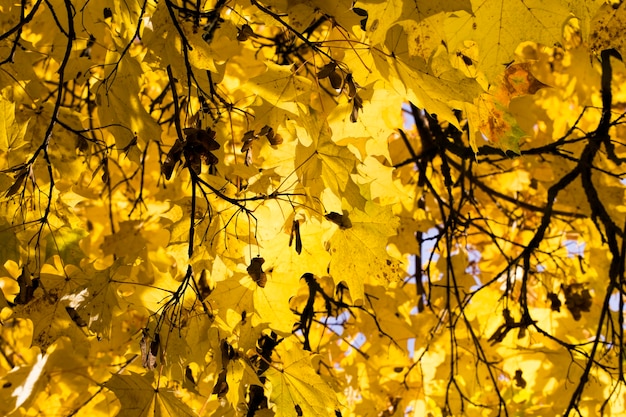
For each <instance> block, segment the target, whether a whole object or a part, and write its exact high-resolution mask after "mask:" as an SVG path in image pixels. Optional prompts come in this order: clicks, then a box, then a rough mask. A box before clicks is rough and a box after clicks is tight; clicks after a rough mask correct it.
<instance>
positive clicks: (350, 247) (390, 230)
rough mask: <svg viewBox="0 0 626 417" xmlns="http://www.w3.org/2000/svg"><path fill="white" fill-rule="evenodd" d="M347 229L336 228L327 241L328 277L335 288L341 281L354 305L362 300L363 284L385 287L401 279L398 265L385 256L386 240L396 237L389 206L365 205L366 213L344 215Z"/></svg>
mask: <svg viewBox="0 0 626 417" xmlns="http://www.w3.org/2000/svg"><path fill="white" fill-rule="evenodd" d="M347 216H348V217H349V219H350V224H351V225H352V226H351V227H349V228H346V227H344V228H341V227H340V228H338V229H337V230H336V231H335V233H334V234H333V236H332V237H331V239H330V240H329V245H330V253H331V261H330V274H331V276H332V277H333V280H334V281H335V283H336V284H339V283H340V282H341V281H344V282H345V283H346V284H347V285H348V288H349V289H350V295H351V296H352V299H353V300H354V301H355V302H356V301H357V300H362V299H363V296H364V290H363V288H364V286H365V284H366V283H372V284H376V285H380V284H385V283H388V282H391V281H395V280H397V279H399V278H400V276H399V273H400V271H399V266H398V263H397V262H396V261H394V260H392V259H391V258H389V257H388V256H387V255H386V247H387V242H388V240H389V237H391V236H393V235H395V234H396V227H397V220H396V219H394V217H393V216H392V212H391V208H390V207H389V206H387V207H382V206H379V205H376V204H373V203H367V204H366V206H365V210H364V211H361V210H359V209H354V210H353V211H351V212H350V213H348V214H347Z"/></svg>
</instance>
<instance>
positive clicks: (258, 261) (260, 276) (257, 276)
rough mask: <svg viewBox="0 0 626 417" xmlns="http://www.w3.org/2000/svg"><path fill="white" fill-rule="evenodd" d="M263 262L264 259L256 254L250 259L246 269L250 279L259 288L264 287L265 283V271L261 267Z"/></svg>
mask: <svg viewBox="0 0 626 417" xmlns="http://www.w3.org/2000/svg"><path fill="white" fill-rule="evenodd" d="M263 263H265V259H263V258H261V257H260V256H257V257H256V258H253V259H252V261H251V262H250V266H248V269H247V271H248V275H250V277H251V278H252V280H253V281H254V282H256V284H257V285H258V286H259V287H261V288H264V287H265V284H267V276H266V275H265V272H263V268H262V266H263Z"/></svg>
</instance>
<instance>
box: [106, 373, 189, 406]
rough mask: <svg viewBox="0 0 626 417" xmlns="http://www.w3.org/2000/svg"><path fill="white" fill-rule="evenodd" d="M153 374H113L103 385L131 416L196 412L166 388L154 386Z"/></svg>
mask: <svg viewBox="0 0 626 417" xmlns="http://www.w3.org/2000/svg"><path fill="white" fill-rule="evenodd" d="M153 381H154V375H153V374H152V373H147V374H145V375H143V376H142V375H138V374H135V373H131V374H130V375H113V376H111V379H109V380H108V381H107V382H106V383H105V387H107V388H108V389H110V390H111V391H113V393H114V394H115V396H116V397H117V398H118V399H119V400H120V402H121V403H122V407H123V409H124V414H125V415H127V416H132V417H147V416H172V417H174V416H190V417H191V416H195V415H196V414H195V413H194V412H193V411H192V410H191V409H190V408H189V407H188V406H187V405H185V404H184V403H183V402H182V401H181V400H180V399H179V398H177V397H176V396H175V395H174V393H173V392H171V391H169V390H168V389H167V388H154V385H153V384H154V382H153Z"/></svg>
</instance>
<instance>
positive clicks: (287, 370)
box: [264, 340, 339, 416]
mask: <svg viewBox="0 0 626 417" xmlns="http://www.w3.org/2000/svg"><path fill="white" fill-rule="evenodd" d="M294 347H295V346H292V345H291V343H290V342H289V340H285V341H283V342H282V343H281V344H279V345H278V346H277V347H276V348H275V351H274V354H275V355H276V356H277V357H278V358H279V361H280V362H278V363H277V364H275V365H274V366H271V367H270V368H269V369H268V370H267V371H266V372H265V374H264V375H265V376H266V377H267V380H268V381H269V383H270V384H271V385H270V390H271V391H270V396H269V398H270V401H272V402H273V403H274V404H275V407H276V415H277V416H299V415H305V416H306V415H331V414H332V413H333V412H334V411H335V410H336V409H337V408H338V405H339V403H338V401H337V397H336V394H335V392H334V391H333V390H332V389H331V387H330V386H329V385H328V383H327V382H326V381H324V380H323V379H322V378H321V377H320V376H319V375H318V374H317V373H316V372H315V370H314V369H313V367H312V364H311V362H312V355H311V354H309V353H308V352H303V351H302V350H300V349H294Z"/></svg>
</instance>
